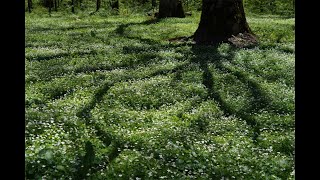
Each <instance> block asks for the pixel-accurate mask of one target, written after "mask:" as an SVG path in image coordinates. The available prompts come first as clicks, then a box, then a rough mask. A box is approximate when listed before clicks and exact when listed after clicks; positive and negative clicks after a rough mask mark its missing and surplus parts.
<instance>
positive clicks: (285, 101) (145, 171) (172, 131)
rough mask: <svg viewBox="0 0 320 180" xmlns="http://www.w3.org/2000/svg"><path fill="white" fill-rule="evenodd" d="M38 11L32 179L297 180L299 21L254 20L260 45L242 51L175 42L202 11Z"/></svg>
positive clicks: (30, 92) (30, 52) (33, 27)
mask: <svg viewBox="0 0 320 180" xmlns="http://www.w3.org/2000/svg"><path fill="white" fill-rule="evenodd" d="M248 1H249V0H247V2H248ZM63 2H64V1H63ZM66 2H67V1H66ZM190 2H191V1H190ZM194 2H195V1H194ZM88 4H90V3H88ZM34 9H35V10H34V11H33V12H32V13H26V19H25V22H26V44H25V52H26V53H25V55H26V59H25V70H26V76H25V80H26V101H25V106H26V132H25V135H26V150H25V156H26V178H27V179H53V178H56V179H69V178H72V179H83V178H85V177H86V179H133V180H138V179H195V178H197V179H223V178H224V179H294V154H295V151H294V149H295V148H294V147H295V145H294V139H295V138H294V133H295V128H294V108H295V105H294V86H295V80H294V78H295V74H294V66H295V63H294V58H295V54H294V53H295V44H294V42H295V38H294V18H288V17H283V16H278V15H270V14H269V15H263V14H260V15H259V14H254V13H252V14H251V13H250V15H249V16H248V17H247V20H248V23H249V24H250V27H251V28H252V30H253V31H254V32H255V33H256V34H257V36H258V37H259V40H260V44H259V46H257V47H254V48H249V49H246V48H244V49H239V48H234V47H232V46H230V45H228V44H220V45H218V46H195V45H194V44H193V43H192V42H184V43H179V42H169V41H168V39H170V38H174V37H179V36H190V35H192V34H193V33H194V31H195V30H196V28H197V25H198V23H199V19H200V12H197V11H193V15H192V16H188V17H186V18H183V19H181V18H168V19H163V20H156V19H153V18H152V17H148V16H146V15H145V13H143V14H137V13H134V12H133V11H129V10H128V9H125V8H122V10H121V8H120V15H116V13H115V14H112V13H113V12H111V11H108V10H107V9H105V10H101V11H99V12H97V13H95V14H92V15H89V12H90V11H94V10H95V9H94V1H92V10H88V9H84V10H83V11H77V12H76V13H75V14H72V13H71V12H68V11H67V10H69V9H65V10H60V11H58V12H52V13H51V15H49V14H48V12H47V11H46V9H44V8H42V7H35V8H34ZM127 12H130V13H127Z"/></svg>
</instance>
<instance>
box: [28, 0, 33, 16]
mask: <svg viewBox="0 0 320 180" xmlns="http://www.w3.org/2000/svg"><path fill="white" fill-rule="evenodd" d="M31 9H32V0H28V11H29V13H31Z"/></svg>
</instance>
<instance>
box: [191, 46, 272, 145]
mask: <svg viewBox="0 0 320 180" xmlns="http://www.w3.org/2000/svg"><path fill="white" fill-rule="evenodd" d="M218 47H219V46H218V45H214V46H200V45H193V46H192V48H191V50H192V53H193V55H194V57H193V58H192V59H191V62H195V63H198V64H199V67H200V68H201V70H202V72H203V74H202V78H203V81H202V83H203V85H204V86H205V87H206V88H207V92H208V96H207V98H206V99H205V100H208V99H213V100H215V102H217V103H218V106H219V107H220V109H221V110H222V111H223V112H224V115H225V116H227V117H228V116H235V117H238V118H240V119H242V120H244V121H245V122H246V123H247V124H248V125H250V126H251V128H252V129H253V134H252V139H253V141H254V142H256V141H257V138H258V136H259V135H260V129H261V128H260V125H259V123H258V121H257V120H256V119H255V118H253V116H252V114H254V113H255V112H257V113H258V112H259V111H260V110H264V109H266V108H268V106H269V104H270V101H271V100H270V98H269V97H268V94H267V93H266V92H265V91H264V90H263V88H262V87H261V85H260V84H259V83H258V82H257V81H255V80H253V79H251V78H249V76H248V74H246V73H245V72H243V71H237V70H234V69H231V68H229V67H227V66H225V65H224V64H223V61H228V62H230V63H231V64H233V65H234V66H235V64H234V63H233V59H234V57H235V54H236V52H237V51H238V49H237V48H235V47H233V46H230V47H229V49H228V51H227V55H226V56H225V55H222V54H221V53H219V50H218ZM208 52H209V53H210V54H211V57H206V56H204V54H206V53H208ZM210 66H211V68H215V69H217V70H219V71H221V72H223V73H230V74H231V75H233V76H235V77H236V78H237V79H238V80H239V81H240V82H241V83H243V84H244V85H245V86H246V87H247V89H248V90H249V93H250V95H251V97H252V100H251V102H250V104H249V105H248V107H243V108H241V109H240V110H236V109H234V108H233V107H232V106H231V105H230V104H229V103H228V102H227V101H226V100H225V99H224V98H223V97H222V95H221V94H220V92H219V87H218V86H217V84H218V83H216V81H217V79H216V78H215V77H214V75H213V74H212V72H211V70H210Z"/></svg>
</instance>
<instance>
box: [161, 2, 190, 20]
mask: <svg viewBox="0 0 320 180" xmlns="http://www.w3.org/2000/svg"><path fill="white" fill-rule="evenodd" d="M166 17H179V18H184V17H185V14H184V10H183V7H182V2H181V0H160V4H159V14H158V18H166Z"/></svg>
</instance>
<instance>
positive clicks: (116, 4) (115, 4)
mask: <svg viewBox="0 0 320 180" xmlns="http://www.w3.org/2000/svg"><path fill="white" fill-rule="evenodd" d="M110 6H111V8H112V9H117V10H118V9H119V0H116V1H110Z"/></svg>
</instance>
